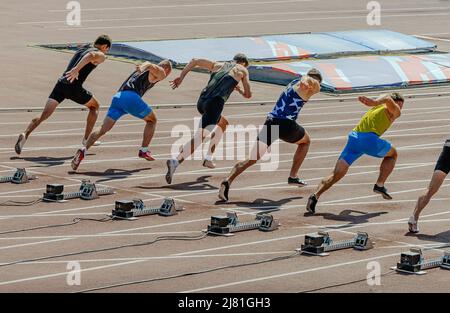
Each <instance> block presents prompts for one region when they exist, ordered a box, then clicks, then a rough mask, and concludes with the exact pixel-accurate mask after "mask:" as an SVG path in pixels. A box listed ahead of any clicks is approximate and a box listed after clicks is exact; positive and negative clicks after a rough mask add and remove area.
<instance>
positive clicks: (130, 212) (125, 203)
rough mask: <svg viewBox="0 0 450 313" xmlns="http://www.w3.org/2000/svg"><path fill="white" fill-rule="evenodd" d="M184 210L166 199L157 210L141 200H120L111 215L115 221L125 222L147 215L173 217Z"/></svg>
mask: <svg viewBox="0 0 450 313" xmlns="http://www.w3.org/2000/svg"><path fill="white" fill-rule="evenodd" d="M183 210H184V209H183V208H179V209H177V208H176V207H175V200H174V199H172V198H166V199H164V201H163V202H162V203H161V205H160V206H159V207H157V208H148V207H146V206H145V204H144V202H143V201H142V200H141V199H134V200H120V201H116V205H115V208H114V210H112V213H111V214H110V215H109V216H110V217H112V218H113V219H123V220H130V221H132V220H137V218H138V217H140V216H146V215H156V214H157V215H160V216H173V215H176V214H178V212H179V211H183Z"/></svg>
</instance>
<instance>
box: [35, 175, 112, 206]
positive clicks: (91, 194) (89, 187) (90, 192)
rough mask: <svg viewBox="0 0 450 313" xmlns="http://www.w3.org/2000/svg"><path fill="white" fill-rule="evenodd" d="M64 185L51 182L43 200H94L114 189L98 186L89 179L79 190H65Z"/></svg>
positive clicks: (110, 193) (84, 181) (109, 193)
mask: <svg viewBox="0 0 450 313" xmlns="http://www.w3.org/2000/svg"><path fill="white" fill-rule="evenodd" d="M63 191H64V185H61V184H49V185H47V188H46V192H45V193H44V195H43V198H42V200H43V201H46V202H64V201H67V200H70V199H78V198H79V199H83V200H94V199H97V198H98V197H100V196H105V195H112V194H114V193H115V191H114V189H112V188H108V187H101V188H97V187H96V186H95V184H94V183H91V182H90V181H89V180H83V181H82V183H81V185H80V188H79V190H78V191H74V192H63Z"/></svg>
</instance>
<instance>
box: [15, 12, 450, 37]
mask: <svg viewBox="0 0 450 313" xmlns="http://www.w3.org/2000/svg"><path fill="white" fill-rule="evenodd" d="M202 6H203V5H202ZM181 7H183V5H181ZM175 8H179V6H175ZM445 9H450V7H428V8H417V7H416V8H408V9H407V10H408V11H413V12H414V11H419V12H424V11H430V10H445ZM404 10H405V9H403V8H395V9H386V8H383V12H395V11H404ZM82 11H85V10H83V9H82ZM336 13H366V14H367V10H322V11H308V10H303V11H288V12H282V11H280V12H257V13H244V14H222V15H183V16H153V17H134V18H99V19H83V24H84V23H105V22H126V21H133V22H135V21H151V20H171V19H175V20H182V19H200V18H208V19H217V18H227V17H241V18H242V17H251V16H273V15H302V14H303V15H308V14H336ZM64 23H66V21H65V20H57V21H48V20H47V21H32V22H19V23H17V24H18V25H33V24H64ZM416 37H418V36H416Z"/></svg>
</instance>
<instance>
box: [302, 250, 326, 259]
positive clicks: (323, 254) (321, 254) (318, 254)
mask: <svg viewBox="0 0 450 313" xmlns="http://www.w3.org/2000/svg"><path fill="white" fill-rule="evenodd" d="M295 251H298V252H300V254H307V255H314V256H322V257H323V256H329V255H330V254H329V253H326V252H323V253H314V252H308V251H304V250H302V249H295Z"/></svg>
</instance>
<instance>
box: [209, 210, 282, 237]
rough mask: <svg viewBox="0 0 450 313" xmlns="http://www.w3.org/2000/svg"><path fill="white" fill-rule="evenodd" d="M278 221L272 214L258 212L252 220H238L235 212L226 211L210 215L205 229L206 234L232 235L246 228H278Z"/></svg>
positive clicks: (266, 229)
mask: <svg viewBox="0 0 450 313" xmlns="http://www.w3.org/2000/svg"><path fill="white" fill-rule="evenodd" d="M279 225H280V223H279V221H278V220H276V219H274V218H273V216H272V215H268V214H264V213H260V214H257V215H256V218H255V220H254V221H252V222H240V221H239V219H238V216H237V214H236V212H227V215H226V216H212V217H211V224H210V225H208V228H207V229H206V230H205V232H207V233H208V234H211V235H218V236H232V235H233V233H236V232H240V231H247V230H256V229H258V230H260V231H273V230H276V229H278V226H279Z"/></svg>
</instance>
